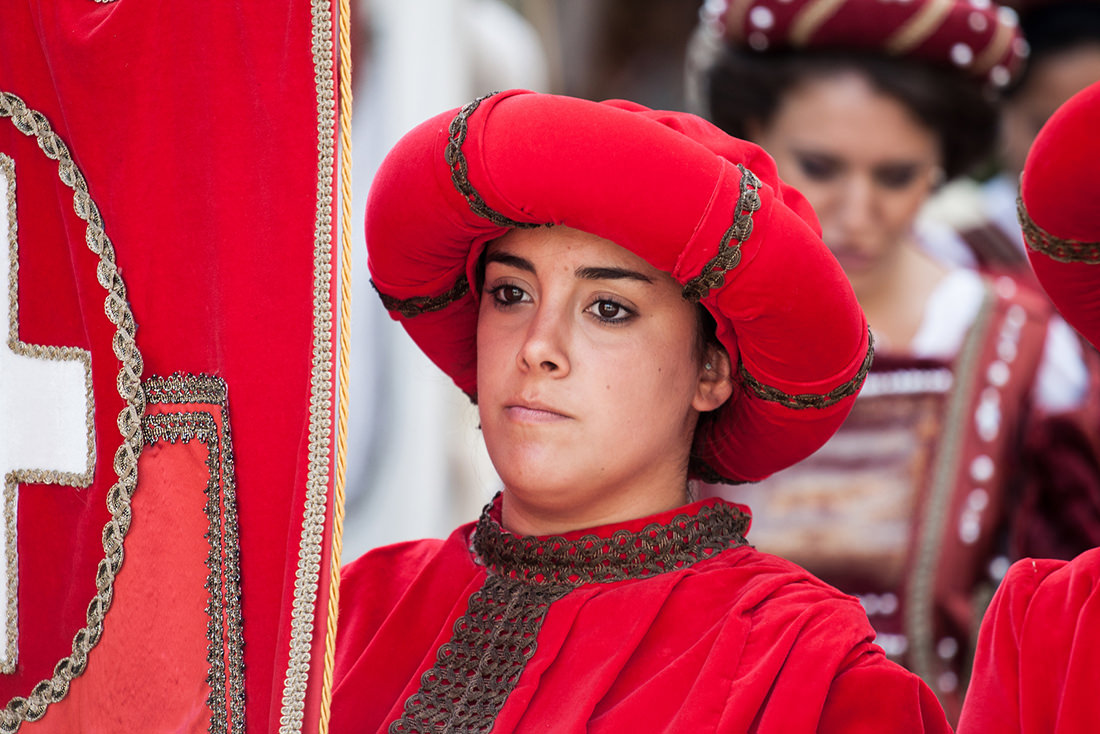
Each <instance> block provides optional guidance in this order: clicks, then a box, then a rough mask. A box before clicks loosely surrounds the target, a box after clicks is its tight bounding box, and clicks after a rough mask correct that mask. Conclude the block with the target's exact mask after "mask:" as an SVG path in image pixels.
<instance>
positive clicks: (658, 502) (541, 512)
mask: <svg viewBox="0 0 1100 734" xmlns="http://www.w3.org/2000/svg"><path fill="white" fill-rule="evenodd" d="M609 495H610V496H607V497H603V498H601V499H603V500H604V501H596V502H593V503H590V504H588V505H585V506H581V507H578V506H576V505H575V504H572V503H568V504H567V503H562V504H561V505H560V506H556V505H555V503H553V502H548V501H546V498H545V496H542V495H536V496H535V497H529V496H528V495H527V494H526V493H524V492H521V491H514V490H511V489H509V488H508V487H505V489H504V493H503V497H502V498H501V509H500V515H501V525H502V526H503V527H504V528H505V529H506V530H508V531H509V532H511V533H513V534H515V535H534V536H547V535H563V534H565V533H569V532H574V531H577V530H585V529H587V528H594V527H599V526H602V525H612V524H617V523H623V522H627V521H629V520H636V519H638V518H641V517H648V516H650V515H656V514H658V513H660V512H666V511H668V510H673V509H675V508H677V507H681V506H683V505H685V504H687V503H688V502H690V501H691V499H690V492H689V491H688V487H687V482H686V481H685V482H683V483H682V485H680V487H679V489H676V490H668V491H659V492H646V493H635V494H633V495H632V496H631V497H630V500H629V501H628V502H622V501H618V500H617V499H616V497H615V496H614V493H609Z"/></svg>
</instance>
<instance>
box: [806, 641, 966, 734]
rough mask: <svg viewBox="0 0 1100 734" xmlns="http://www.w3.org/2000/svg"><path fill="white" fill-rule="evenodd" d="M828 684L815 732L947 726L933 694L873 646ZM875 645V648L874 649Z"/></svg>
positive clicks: (876, 732) (855, 733)
mask: <svg viewBox="0 0 1100 734" xmlns="http://www.w3.org/2000/svg"><path fill="white" fill-rule="evenodd" d="M866 647H867V649H866V650H865V651H864V652H863V653H862V654H858V656H859V659H858V660H857V662H856V663H855V664H854V665H853V666H852V667H851V668H849V669H848V670H845V671H844V672H843V673H841V674H840V675H838V676H837V677H836V679H835V680H833V684H832V686H831V687H830V688H829V697H828V699H827V700H826V702H825V708H824V710H823V711H822V714H821V723H820V725H819V726H818V729H817V731H818V734H833V733H834V732H835V734H864V733H866V734H880V733H881V732H887V731H896V732H913V733H914V734H916V733H917V732H945V733H949V732H950V731H951V727H950V725H949V724H948V723H947V719H946V717H945V715H944V713H943V708H942V707H941V706H940V703H939V701H938V700H937V699H936V695H935V694H934V693H932V691H931V689H930V688H929V687H928V686H927V685H925V683H924V682H923V681H922V680H921V679H920V678H918V677H917V676H916V675H914V674H912V673H910V672H909V671H907V670H905V669H903V668H901V667H900V666H898V665H895V664H894V663H892V662H890V661H888V660H886V658H885V656H884V655H883V654H882V652H881V651H880V650H877V649H875V648H873V646H871V645H867V646H866ZM872 650H873V652H872Z"/></svg>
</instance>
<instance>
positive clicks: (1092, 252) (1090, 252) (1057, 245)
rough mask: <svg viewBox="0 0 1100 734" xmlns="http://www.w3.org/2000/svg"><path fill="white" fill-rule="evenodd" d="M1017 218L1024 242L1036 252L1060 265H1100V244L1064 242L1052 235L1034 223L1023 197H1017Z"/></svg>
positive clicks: (1075, 241) (1074, 241)
mask: <svg viewBox="0 0 1100 734" xmlns="http://www.w3.org/2000/svg"><path fill="white" fill-rule="evenodd" d="M1016 218H1017V219H1019V221H1020V229H1022V230H1023V233H1024V242H1026V243H1027V246H1028V247H1029V248H1031V249H1032V250H1034V251H1035V252H1038V253H1041V254H1043V255H1046V256H1047V257H1049V258H1050V259H1051V260H1056V261H1057V262H1060V263H1085V264H1086V265H1100V242H1078V241H1077V240H1064V239H1062V238H1061V237H1056V236H1054V235H1052V234H1051V233H1050V232H1047V231H1046V230H1045V229H1043V228H1042V227H1040V226H1039V225H1038V224H1036V223H1035V222H1034V221H1032V219H1031V216H1030V215H1029V214H1028V213H1027V208H1026V207H1025V206H1024V199H1023V197H1022V196H1018V197H1016Z"/></svg>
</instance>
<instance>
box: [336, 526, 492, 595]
mask: <svg viewBox="0 0 1100 734" xmlns="http://www.w3.org/2000/svg"><path fill="white" fill-rule="evenodd" d="M471 529H472V524H467V525H463V526H461V527H459V528H458V529H457V530H455V531H454V532H453V533H451V535H450V536H449V537H448V538H447V539H446V540H441V539H438V538H429V539H424V540H408V541H403V542H400V543H393V544H392V545H385V546H380V547H378V548H374V549H372V550H369V551H367V552H366V553H364V554H363V555H361V556H359V557H358V558H356V559H355V560H354V561H351V562H350V563H348V564H346V565H345V566H344V567H343V568H342V569H341V570H340V595H341V603H344V599H348V600H349V601H350V600H351V599H352V598H354V597H355V595H356V594H358V593H360V592H363V593H367V592H368V591H369V593H370V594H371V596H373V597H378V596H379V595H380V594H383V595H384V594H385V593H386V590H395V591H396V592H399V591H400V590H401V589H404V588H406V587H408V586H409V584H411V583H412V582H413V581H414V580H415V579H416V578H417V577H418V576H420V575H421V574H422V573H423V572H424V570H425V569H427V568H428V567H429V566H431V565H432V564H433V563H435V562H437V561H439V560H441V559H444V558H445V557H450V556H452V555H456V554H457V555H458V556H461V557H462V558H463V559H467V558H468V557H469V553H468V552H467V547H468V542H469V534H470V531H471Z"/></svg>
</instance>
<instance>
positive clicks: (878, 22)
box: [703, 0, 1026, 87]
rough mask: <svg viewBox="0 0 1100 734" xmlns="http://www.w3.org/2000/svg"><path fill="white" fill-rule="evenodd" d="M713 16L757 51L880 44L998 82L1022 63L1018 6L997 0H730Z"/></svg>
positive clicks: (717, 5)
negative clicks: (1011, 5) (1016, 7)
mask: <svg viewBox="0 0 1100 734" xmlns="http://www.w3.org/2000/svg"><path fill="white" fill-rule="evenodd" d="M703 12H704V20H709V21H710V22H711V23H713V24H714V25H715V26H716V27H717V30H718V32H719V33H720V34H721V35H722V36H723V37H724V38H726V40H728V41H732V42H734V43H740V44H744V45H746V46H748V47H750V48H753V49H755V50H757V51H764V50H766V49H769V48H816V49H844V50H865V51H877V52H882V53H884V54H887V55H890V56H912V57H913V58H919V59H924V60H927V61H932V62H935V63H941V64H945V65H947V64H950V65H953V66H955V67H957V68H959V69H961V70H963V71H964V72H966V73H967V74H969V75H971V76H973V77H975V78H977V79H979V80H981V81H982V82H983V83H988V84H991V85H993V86H995V87H1003V86H1004V85H1006V84H1008V83H1009V81H1011V79H1012V77H1013V75H1014V74H1015V73H1016V72H1017V71H1019V69H1020V67H1021V65H1022V62H1023V59H1024V56H1025V54H1026V45H1025V44H1024V43H1023V40H1022V37H1021V35H1020V31H1019V28H1018V23H1017V20H1016V14H1015V11H1013V10H1011V9H1010V8H1007V7H1002V6H999V5H998V4H997V3H996V2H994V1H993V0H724V1H720V2H708V3H706V6H705V7H704V11H703Z"/></svg>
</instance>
